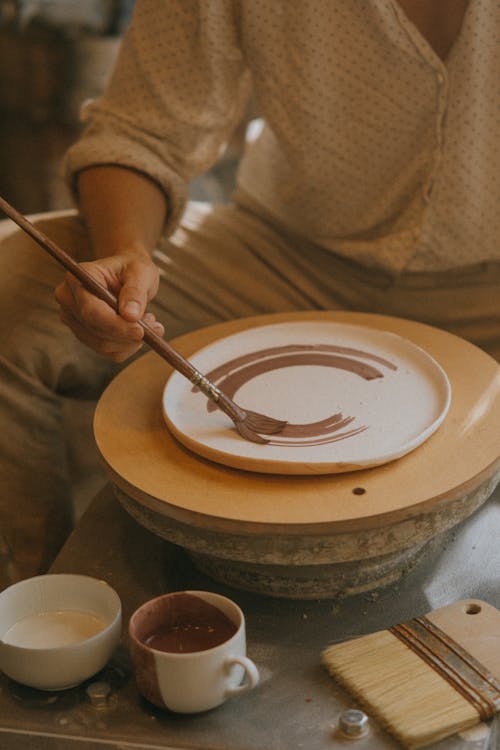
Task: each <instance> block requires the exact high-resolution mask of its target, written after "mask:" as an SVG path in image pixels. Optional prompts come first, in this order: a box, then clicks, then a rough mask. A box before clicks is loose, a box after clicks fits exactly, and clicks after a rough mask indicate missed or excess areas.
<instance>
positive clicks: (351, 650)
mask: <svg viewBox="0 0 500 750" xmlns="http://www.w3.org/2000/svg"><path fill="white" fill-rule="evenodd" d="M322 662H323V664H324V666H325V667H326V669H327V670H328V672H329V673H330V675H331V676H332V677H333V678H334V679H335V681H336V682H337V683H338V684H339V685H340V686H341V687H343V688H344V689H345V690H347V691H348V692H349V693H350V694H351V695H352V696H353V697H354V698H355V699H356V701H357V702H358V703H359V704H360V705H362V706H363V707H364V709H365V710H366V711H367V713H369V715H370V716H372V717H373V718H374V719H376V720H377V721H378V722H379V723H380V724H381V725H382V726H383V727H385V728H386V729H387V730H388V731H389V732H390V733H391V734H392V735H393V736H394V737H395V738H396V739H397V740H398V741H399V742H400V743H401V744H402V745H403V746H404V747H405V748H408V750H416V748H421V747H425V746H426V745H428V744H430V743H433V742H437V741H438V740H440V739H443V738H444V737H447V736H449V735H451V734H454V733H455V732H459V731H461V730H463V729H467V728H468V727H471V726H474V725H475V724H478V723H479V721H480V718H479V714H478V712H477V711H476V710H475V708H474V707H473V706H472V705H471V703H470V702H469V701H468V700H467V699H466V698H464V697H463V696H462V695H460V693H459V692H458V691H457V690H455V688H453V687H452V686H451V685H450V684H449V683H448V682H447V681H446V680H445V679H444V678H443V677H441V676H440V675H439V674H438V673H437V672H436V671H435V670H434V669H433V668H432V667H431V666H430V665H429V664H427V663H426V662H425V661H424V660H423V659H422V658H420V657H419V656H418V655H417V654H415V653H414V652H413V651H412V650H411V649H410V648H409V647H408V646H406V645H405V644H404V643H402V642H401V641H400V640H399V639H398V638H397V637H396V636H394V635H393V634H392V633H391V632H389V631H388V630H383V631H379V632H377V633H371V634H370V635H367V636H363V637H361V638H355V639H353V640H351V641H347V642H345V643H338V644H335V645H332V646H329V647H328V648H327V649H325V650H324V652H323V654H322Z"/></svg>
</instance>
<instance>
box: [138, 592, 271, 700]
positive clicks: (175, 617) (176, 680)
mask: <svg viewBox="0 0 500 750" xmlns="http://www.w3.org/2000/svg"><path fill="white" fill-rule="evenodd" d="M214 608H215V610H216V613H217V612H218V615H217V614H216V613H215V619H216V620H217V618H219V619H220V618H221V617H222V618H224V619H225V618H227V619H228V620H229V621H230V623H231V630H230V631H229V632H228V633H226V634H224V633H222V634H220V636H219V640H221V639H222V640H221V642H219V643H217V644H216V645H213V646H210V647H208V648H207V647H205V644H202V646H201V649H199V650H190V651H182V652H179V651H178V650H176V651H170V650H164V647H165V644H162V646H161V648H160V647H158V643H159V642H158V640H156V642H155V641H154V636H152V634H154V633H159V632H167V629H168V631H169V632H173V631H174V630H175V629H176V628H177V629H181V630H182V628H184V627H185V628H186V629H187V628H189V627H191V628H198V627H199V628H200V629H201V630H203V631H205V630H210V628H211V629H212V631H213V630H214V629H215V630H217V628H218V625H217V626H216V625H214V624H213V623H212V624H210V623H211V621H210V617H211V610H213V609H214ZM193 623H195V625H193ZM196 623H198V625H196ZM231 631H232V632H231ZM129 636H130V652H131V657H132V663H133V667H134V672H135V677H136V682H137V687H138V689H139V692H140V693H142V695H143V696H144V697H145V698H147V699H148V700H149V701H151V703H154V704H155V705H156V706H159V707H160V708H167V709H169V710H170V711H175V712H177V713H197V712H199V711H207V710H208V709H211V708H215V707H216V706H219V705H220V704H221V703H224V701H226V700H227V699H228V698H231V697H234V696H237V695H241V694H242V693H245V692H247V691H248V690H252V689H253V688H254V687H255V686H256V685H257V684H258V682H259V672H258V669H257V667H256V666H255V664H254V663H253V661H251V659H249V658H248V657H247V656H246V638H245V618H244V615H243V612H242V611H241V609H240V608H239V607H238V605H237V604H235V602H233V601H231V600H230V599H227V598H226V597H225V596H220V595H219V594H213V593H211V592H208V591H178V592H174V593H171V594H165V595H163V596H159V597H157V598H156V599H151V600H150V601H148V602H146V603H145V604H143V605H142V606H141V607H139V609H137V610H136V611H135V612H134V614H133V615H132V617H131V619H130V622H129ZM214 637H216V636H214ZM197 645H200V644H196V643H192V644H191V647H193V648H197ZM243 678H245V679H244V682H243V683H242V680H243Z"/></svg>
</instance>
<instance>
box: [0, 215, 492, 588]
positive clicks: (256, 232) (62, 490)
mask: <svg viewBox="0 0 500 750" xmlns="http://www.w3.org/2000/svg"><path fill="white" fill-rule="evenodd" d="M40 226H41V228H42V229H43V231H45V233H46V234H47V235H49V236H50V237H52V238H53V239H54V240H56V241H57V242H58V243H59V244H60V245H61V246H62V247H64V248H65V249H66V250H67V251H69V252H71V253H72V254H73V255H74V256H75V257H76V258H77V259H78V260H84V259H88V258H89V257H90V253H89V247H88V241H87V237H86V233H85V229H84V226H83V224H82V223H81V221H80V220H79V219H78V217H77V216H76V215H74V216H69V217H64V218H58V219H54V220H45V221H43V220H42V221H41V222H40ZM155 257H156V261H157V263H158V265H159V268H160V273H161V283H160V290H159V293H158V295H157V298H156V299H155V300H154V302H153V303H152V304H151V305H150V309H151V310H152V311H153V312H154V313H155V314H156V315H157V317H158V318H159V319H160V320H161V321H162V322H163V323H164V325H165V329H166V336H167V337H168V338H173V337H175V336H177V335H180V334H182V333H185V332H187V331H189V330H193V329H195V328H199V327H202V326H206V325H210V324H213V323H217V322H220V321H224V320H228V319H231V318H237V317H245V316H248V315H255V314H260V313H269V312H285V311H291V310H301V309H304V310H306V309H309V310H310V309H341V308H343V309H352V310H359V311H365V312H375V313H385V314H389V315H396V316H400V317H405V318H412V319H417V320H421V321H423V322H426V323H429V324H431V325H435V326H438V327H442V328H445V329H448V330H450V331H452V332H454V333H456V334H458V335H460V336H463V337H464V338H467V339H470V340H471V341H473V342H474V343H476V344H477V345H478V346H480V347H482V348H484V349H485V350H487V351H488V352H489V353H490V354H492V355H493V356H495V357H497V358H500V303H499V299H500V272H499V270H498V268H497V269H496V270H495V269H482V270H477V271H470V272H468V273H465V272H462V273H458V272H452V273H449V274H440V275H436V274H428V275H427V274H419V275H411V276H410V275H408V276H405V275H403V276H400V277H398V278H396V279H394V278H390V277H389V276H388V275H385V274H383V273H380V272H374V271H370V270H366V269H362V268H360V267H358V266H356V265H353V264H351V263H349V262H347V261H345V260H342V259H340V258H339V257H335V256H334V255H333V254H332V253H330V252H328V251H325V250H323V249H322V248H320V247H317V246H314V245H312V244H311V243H308V242H306V241H305V240H304V239H302V238H299V237H295V236H290V235H287V234H286V233H285V232H283V231H281V230H280V229H279V228H278V227H276V226H273V225H272V224H271V223H270V222H268V221H265V220H263V219H262V218H259V216H257V215H255V214H253V213H252V212H251V211H250V210H248V209H244V208H242V207H237V206H235V205H221V206H215V207H211V208H209V207H208V206H203V205H200V204H198V205H194V204H192V205H191V206H190V207H189V208H188V210H187V212H186V214H185V217H184V221H183V223H182V226H181V227H180V228H179V229H178V230H177V232H176V233H175V235H174V236H173V237H172V238H171V239H170V240H169V241H167V240H165V241H164V242H163V243H162V245H161V247H160V248H159V249H158V251H157V252H156V255H155ZM61 276H62V271H61V270H60V268H59V266H58V265H57V264H56V262H55V261H53V260H52V259H51V258H49V257H48V256H47V255H46V254H45V253H44V252H43V251H42V250H41V249H40V248H39V247H38V246H37V245H35V244H34V243H33V242H32V241H31V240H30V239H29V238H28V237H27V236H26V235H25V234H24V233H22V232H16V233H14V234H13V235H11V236H9V237H8V238H6V239H5V240H4V241H3V242H2V243H1V245H0V280H1V283H2V286H3V289H2V293H1V295H0V328H1V332H0V341H1V344H2V345H1V348H0V420H1V422H0V424H1V430H0V523H1V529H0V531H1V534H0V538H1V539H2V540H3V542H4V543H5V544H6V545H7V547H8V548H9V550H10V551H8V552H6V551H5V549H4V550H3V551H2V550H1V549H0V557H1V559H2V560H3V563H2V564H3V566H4V570H3V571H2V572H1V578H0V580H4V581H5V580H7V579H8V577H9V575H10V572H9V571H10V570H11V568H12V565H13V564H14V565H15V566H16V567H17V571H18V574H20V575H22V576H28V575H33V574H36V573H37V572H41V571H43V570H45V569H46V568H47V567H48V566H49V565H50V563H51V561H52V559H53V557H54V555H55V554H56V553H57V551H58V549H59V547H60V546H61V544H62V543H63V542H64V540H65V538H66V536H67V534H68V533H69V531H70V529H71V525H72V508H71V501H70V498H71V491H70V490H71V488H70V486H69V478H68V461H67V456H68V452H67V451H68V446H67V442H66V436H65V434H64V425H63V419H62V404H63V402H64V398H65V397H71V398H86V399H88V398H92V399H97V398H98V396H99V394H100V393H101V391H102V389H103V388H104V386H105V385H106V384H107V383H108V382H109V380H110V378H112V377H113V375H114V374H115V373H116V372H117V370H118V366H117V365H113V364H111V363H110V362H108V361H107V360H106V359H104V358H102V357H101V356H99V355H97V354H95V353H93V352H92V351H90V350H89V349H87V348H86V347H84V346H83V345H82V344H80V343H79V342H78V341H77V340H76V339H75V338H74V336H73V334H72V333H71V332H70V331H69V330H68V329H67V328H66V327H65V326H63V325H62V324H61V322H60V320H59V314H58V308H57V304H56V302H55V300H54V297H53V290H54V288H55V286H56V285H57V283H58V282H59V280H60V278H61ZM0 546H1V545H0ZM7 568H8V569H7Z"/></svg>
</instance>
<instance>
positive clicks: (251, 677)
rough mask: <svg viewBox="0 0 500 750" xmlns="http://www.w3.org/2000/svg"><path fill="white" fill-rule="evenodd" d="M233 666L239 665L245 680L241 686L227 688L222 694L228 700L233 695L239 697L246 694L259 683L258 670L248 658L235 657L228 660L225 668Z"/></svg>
mask: <svg viewBox="0 0 500 750" xmlns="http://www.w3.org/2000/svg"><path fill="white" fill-rule="evenodd" d="M233 664H239V665H240V666H241V667H243V669H244V670H245V677H246V680H245V682H244V683H243V685H239V686H238V687H235V688H227V690H226V691H225V693H224V696H225V697H226V698H230V697H231V696H233V695H241V694H242V693H246V692H247V691H248V690H253V688H254V687H255V686H256V685H258V683H259V670H258V669H257V667H256V666H255V664H254V663H253V661H252V660H251V659H249V658H248V656H235V657H233V658H232V659H228V660H227V661H226V663H225V666H226V667H227V668H228V669H229V668H231V667H232V666H233Z"/></svg>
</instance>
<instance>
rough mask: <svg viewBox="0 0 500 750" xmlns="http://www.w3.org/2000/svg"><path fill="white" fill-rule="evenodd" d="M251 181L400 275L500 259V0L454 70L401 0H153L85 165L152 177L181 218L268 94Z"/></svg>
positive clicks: (289, 223)
mask: <svg viewBox="0 0 500 750" xmlns="http://www.w3.org/2000/svg"><path fill="white" fill-rule="evenodd" d="M251 92H252V93H253V96H254V98H255V101H256V106H257V109H258V112H259V114H260V115H261V116H262V118H263V119H264V123H265V125H264V127H263V129H262V130H261V132H260V134H259V135H258V137H257V138H256V139H255V140H253V141H252V142H251V143H249V144H248V148H247V149H246V153H245V155H244V157H243V159H242V162H241V166H240V170H239V178H238V182H239V188H240V190H241V191H243V192H244V193H246V194H247V195H248V196H249V197H250V199H251V200H252V202H253V204H255V205H257V206H261V207H262V210H263V211H265V212H266V214H270V215H272V216H274V217H275V218H276V219H277V220H278V221H279V222H281V223H282V224H284V225H285V226H286V227H288V228H289V229H290V230H292V231H294V232H298V233H300V234H302V235H304V236H306V237H307V238H308V239H309V240H312V241H313V242H316V243H318V244H320V245H321V246H323V247H324V248H327V249H329V250H331V251H332V252H335V253H338V254H340V255H342V256H345V257H348V258H350V259H351V260H354V261H356V262H360V263H362V264H363V265H367V266H372V267H379V268H383V269H386V270H388V271H390V272H391V273H400V272H402V271H405V270H409V271H427V270H444V269H449V268H465V267H467V266H473V267H474V266H476V267H477V264H484V263H487V262H499V261H500V2H498V0H470V2H469V5H468V8H467V10H466V14H465V17H464V20H463V24H462V28H461V30H460V33H459V36H458V37H457V39H456V40H455V42H454V45H453V47H452V49H451V51H450V52H449V54H448V56H447V58H446V61H445V62H443V60H441V58H440V57H438V55H437V54H436V53H435V52H434V51H433V49H432V48H431V46H430V45H429V44H428V43H427V42H426V40H425V39H424V38H423V37H422V35H421V34H420V32H419V31H418V30H417V28H416V26H415V25H414V24H413V23H412V22H411V21H410V20H409V19H408V17H407V16H406V15H405V13H404V11H403V10H402V8H401V7H400V6H399V5H398V3H397V0H363V2H353V0H198V1H196V0H137V2H136V7H135V12H134V15H133V20H132V23H131V26H130V28H129V30H128V32H127V33H126V35H125V37H124V40H123V43H122V45H121V50H120V54H119V58H118V62H117V65H116V68H115V70H114V72H113V75H112V77H111V80H110V83H109V86H108V88H107V90H106V92H105V93H104V95H103V96H102V97H100V98H98V99H96V100H94V101H93V102H91V103H90V104H88V105H87V106H86V107H85V108H84V110H83V117H84V119H85V121H86V128H85V131H84V134H83V136H82V137H81V138H80V140H79V141H78V143H76V144H75V145H74V146H73V147H72V148H71V149H70V151H69V153H68V156H67V162H66V166H67V172H68V179H70V180H71V178H72V176H74V174H75V173H77V172H78V171H79V170H81V169H83V168H84V167H87V166H90V165H94V164H120V165H124V166H129V167H132V168H135V169H138V170H141V171H142V172H144V173H146V174H148V175H150V176H151V178H152V179H154V180H155V181H157V182H158V183H159V184H160V185H162V186H163V188H164V190H165V191H166V193H167V194H168V196H169V200H170V203H171V206H172V211H171V216H170V229H171V230H172V229H173V228H174V226H175V225H176V223H177V221H178V220H179V218H180V216H181V214H182V211H183V208H184V205H185V201H186V196H187V188H188V182H189V180H190V179H191V178H192V177H194V176H196V175H198V174H201V173H202V172H204V171H205V170H206V169H208V168H209V167H210V166H211V165H212V164H213V163H214V161H215V160H216V159H217V158H218V156H219V154H220V150H221V147H222V146H223V145H224V143H225V142H226V141H227V139H228V138H229V136H230V134H231V132H232V131H233V128H234V126H235V124H236V123H237V122H238V120H239V118H240V117H241V115H242V113H243V112H244V110H245V107H246V104H247V101H248V97H249V95H250V93H251Z"/></svg>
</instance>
